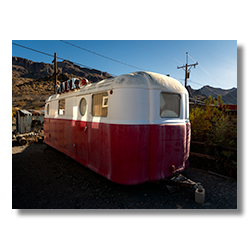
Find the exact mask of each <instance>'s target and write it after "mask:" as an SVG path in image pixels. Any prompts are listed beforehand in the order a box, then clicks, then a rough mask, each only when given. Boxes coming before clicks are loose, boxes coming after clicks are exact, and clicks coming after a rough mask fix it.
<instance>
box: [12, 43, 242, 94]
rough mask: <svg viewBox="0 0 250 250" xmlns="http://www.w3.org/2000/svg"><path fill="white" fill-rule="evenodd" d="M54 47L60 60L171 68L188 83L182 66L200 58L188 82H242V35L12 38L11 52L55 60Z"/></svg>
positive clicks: (126, 69) (121, 68) (113, 69)
mask: <svg viewBox="0 0 250 250" xmlns="http://www.w3.org/2000/svg"><path fill="white" fill-rule="evenodd" d="M16 44H18V45H21V46H25V47H28V48H30V49H34V50H38V51H40V52H44V53H45V54H49V55H51V56H49V55H45V54H42V53H39V52H36V51H33V50H29V49H26V48H23V47H20V46H17V45H16ZM55 52H56V53H57V57H58V59H57V60H58V61H62V59H66V60H69V61H72V62H74V63H75V64H78V65H79V66H81V67H88V68H94V69H97V70H100V71H105V72H108V73H109V74H111V75H114V76H118V75H122V74H126V73H131V72H135V71H141V70H145V71H151V72H156V73H160V74H164V75H166V74H169V75H170V76H171V77H173V78H175V79H177V80H179V81H180V82H181V83H182V84H183V85H184V79H185V71H184V69H182V68H181V69H178V68H177V67H178V66H179V67H180V66H183V65H185V64H186V63H188V65H189V64H195V63H196V62H198V65H197V66H196V67H195V68H194V67H190V70H191V73H190V78H189V79H188V83H187V84H188V85H190V86H191V87H192V88H193V89H200V88H202V87H203V86H205V85H209V86H212V87H215V88H222V89H231V88H233V87H235V88H237V40H12V56H17V57H23V58H26V59H29V60H32V61H34V62H44V63H52V60H53V55H54V53H55ZM186 52H188V57H187V54H186ZM187 59H188V61H187Z"/></svg>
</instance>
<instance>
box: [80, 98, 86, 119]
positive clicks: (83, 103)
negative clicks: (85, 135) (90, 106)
mask: <svg viewBox="0 0 250 250" xmlns="http://www.w3.org/2000/svg"><path fill="white" fill-rule="evenodd" d="M86 108H87V102H86V99H85V98H82V99H81V101H80V108H79V110H80V114H81V116H84V115H85V113H86Z"/></svg>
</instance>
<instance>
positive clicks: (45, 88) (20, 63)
mask: <svg viewBox="0 0 250 250" xmlns="http://www.w3.org/2000/svg"><path fill="white" fill-rule="evenodd" d="M57 67H58V70H59V76H58V81H59V82H63V81H66V80H68V79H70V78H73V77H78V78H80V79H82V78H87V79H88V80H89V81H90V82H96V81H100V80H103V79H106V78H110V77H112V76H111V75H110V74H108V73H107V72H102V71H99V70H95V69H88V68H82V67H80V66H78V65H75V64H74V63H72V62H70V61H62V62H58V63H57ZM53 72H54V66H53V64H48V63H43V62H41V63H38V62H33V61H30V60H27V59H25V58H20V57H12V106H13V107H17V108H25V109H42V108H43V107H44V104H45V100H46V99H47V98H48V97H49V96H50V95H51V94H53V93H54V89H53V84H54V80H53V76H52V75H53Z"/></svg>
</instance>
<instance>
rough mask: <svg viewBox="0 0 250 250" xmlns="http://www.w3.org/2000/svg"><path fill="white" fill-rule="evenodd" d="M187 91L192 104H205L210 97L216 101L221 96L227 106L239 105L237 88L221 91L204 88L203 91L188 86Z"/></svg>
mask: <svg viewBox="0 0 250 250" xmlns="http://www.w3.org/2000/svg"><path fill="white" fill-rule="evenodd" d="M187 89H188V92H189V97H190V101H191V102H196V103H203V102H204V100H205V99H206V98H207V97H208V96H209V95H211V96H212V97H213V98H215V99H216V98H217V96H218V95H221V97H222V100H223V102H224V103H225V104H237V88H232V89H221V88H213V87H210V86H204V87H202V88H201V89H198V90H193V89H192V88H191V87H190V86H187Z"/></svg>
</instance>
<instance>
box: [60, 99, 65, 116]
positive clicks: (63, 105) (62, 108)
mask: <svg viewBox="0 0 250 250" xmlns="http://www.w3.org/2000/svg"><path fill="white" fill-rule="evenodd" d="M58 114H59V115H65V99H62V100H59V105H58Z"/></svg>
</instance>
